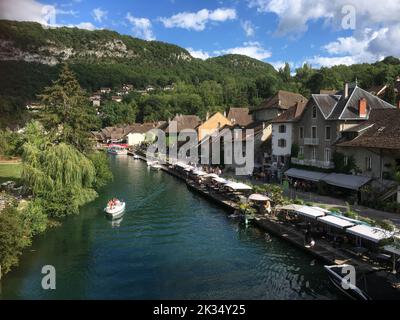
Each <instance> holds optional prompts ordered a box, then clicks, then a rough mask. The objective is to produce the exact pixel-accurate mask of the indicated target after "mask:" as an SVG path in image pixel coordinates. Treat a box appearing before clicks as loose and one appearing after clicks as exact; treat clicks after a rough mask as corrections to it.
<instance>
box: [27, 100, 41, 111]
mask: <svg viewBox="0 0 400 320" xmlns="http://www.w3.org/2000/svg"><path fill="white" fill-rule="evenodd" d="M25 108H26V109H27V110H28V111H29V112H33V113H37V112H39V111H40V110H42V109H43V108H44V106H43V105H42V104H40V103H39V102H28V103H27V104H26V106H25Z"/></svg>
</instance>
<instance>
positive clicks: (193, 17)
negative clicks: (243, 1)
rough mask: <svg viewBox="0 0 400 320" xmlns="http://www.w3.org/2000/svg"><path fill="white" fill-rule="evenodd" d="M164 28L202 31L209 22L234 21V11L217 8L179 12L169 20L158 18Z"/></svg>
mask: <svg viewBox="0 0 400 320" xmlns="http://www.w3.org/2000/svg"><path fill="white" fill-rule="evenodd" d="M159 19H160V21H161V22H162V23H163V24H164V26H165V27H166V28H183V29H188V30H190V29H192V30H195V31H202V30H204V29H205V27H206V24H207V23H208V22H210V21H215V22H223V21H227V20H233V19H236V10H235V9H227V8H219V9H216V10H214V11H210V10H208V9H202V10H199V11H197V12H181V13H178V14H175V15H173V16H172V17H169V18H165V17H164V18H159Z"/></svg>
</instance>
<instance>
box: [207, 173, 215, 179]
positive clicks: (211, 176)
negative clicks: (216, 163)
mask: <svg viewBox="0 0 400 320" xmlns="http://www.w3.org/2000/svg"><path fill="white" fill-rule="evenodd" d="M206 178H218V175H217V174H215V173H209V174H207V175H206Z"/></svg>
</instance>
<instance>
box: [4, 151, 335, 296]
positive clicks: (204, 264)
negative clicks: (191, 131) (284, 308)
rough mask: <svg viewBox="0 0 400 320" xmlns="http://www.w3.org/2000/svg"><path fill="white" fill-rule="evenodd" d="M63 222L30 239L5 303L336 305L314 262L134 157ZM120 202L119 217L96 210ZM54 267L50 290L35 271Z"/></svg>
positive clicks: (119, 161) (119, 164)
mask: <svg viewBox="0 0 400 320" xmlns="http://www.w3.org/2000/svg"><path fill="white" fill-rule="evenodd" d="M110 162H111V166H112V170H113V173H114V181H113V182H112V183H111V184H110V185H109V186H107V187H106V188H104V190H103V191H102V192H100V196H99V197H98V198H97V199H96V201H94V202H92V203H90V204H88V205H87V206H85V207H84V208H82V210H81V214H80V215H79V216H73V217H69V218H67V219H66V220H65V221H64V223H63V225H62V226H60V227H58V228H54V229H51V230H49V231H47V232H46V233H45V234H43V235H41V236H39V237H36V238H35V239H34V242H33V245H32V246H31V247H30V248H28V249H27V250H26V251H25V253H24V255H23V256H22V258H21V261H20V265H19V267H17V268H15V269H14V270H13V271H12V272H11V273H9V274H7V275H6V276H5V277H4V278H3V280H2V282H1V283H0V298H1V299H341V298H342V296H340V295H339V294H338V293H337V291H336V289H335V288H334V287H333V286H332V285H331V284H330V282H329V280H328V278H327V276H326V274H325V272H324V270H323V266H322V264H321V263H320V262H318V261H316V260H315V259H314V258H313V257H311V256H309V255H307V254H305V253H303V252H301V251H300V250H298V249H297V248H294V247H292V246H291V245H289V244H287V243H286V242H284V241H282V240H280V239H278V238H275V237H271V236H269V235H267V234H265V232H263V231H261V230H259V229H257V228H255V227H252V226H249V227H247V228H246V227H245V226H244V225H242V224H240V223H239V222H238V221H236V220H235V219H232V218H229V217H228V215H227V214H226V212H225V211H224V210H223V209H221V208H220V207H218V206H217V205H214V204H213V203H210V202H209V201H208V200H205V199H204V198H202V197H201V196H199V195H197V194H194V193H192V192H191V191H189V190H188V189H187V187H186V185H185V184H184V183H182V181H180V180H177V179H176V178H174V177H172V176H170V175H168V174H167V173H164V172H161V171H159V172H158V171H154V170H149V169H148V168H147V166H146V164H145V163H143V162H142V161H140V160H134V159H133V158H130V157H119V158H115V157H114V158H110ZM114 196H118V197H120V198H122V199H124V200H125V201H126V203H127V211H126V213H125V215H124V217H123V219H122V220H121V221H119V222H117V223H114V224H113V223H111V221H109V220H107V219H106V218H105V216H104V213H103V212H102V208H103V207H104V206H105V204H106V202H107V200H108V199H109V198H111V197H114ZM44 265H52V266H54V267H55V268H56V272H57V273H56V290H43V289H42V287H41V280H42V277H43V275H42V274H41V269H42V267H43V266H44Z"/></svg>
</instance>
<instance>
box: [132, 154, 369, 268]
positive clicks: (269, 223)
mask: <svg viewBox="0 0 400 320" xmlns="http://www.w3.org/2000/svg"><path fill="white" fill-rule="evenodd" d="M139 158H140V160H142V161H146V158H145V157H144V156H143V155H139ZM161 170H163V171H164V172H167V173H169V174H171V175H173V176H174V177H176V178H178V179H180V180H182V181H183V182H185V183H186V185H187V186H188V188H189V189H191V190H192V191H194V192H197V193H199V194H201V195H202V196H204V197H206V198H208V199H210V200H212V201H213V202H215V203H217V204H219V205H220V206H222V207H224V208H225V209H226V210H227V211H228V212H229V213H234V212H237V211H238V210H239V204H238V203H236V202H234V201H230V200H227V199H225V198H224V197H223V196H221V195H219V194H217V193H213V192H210V191H209V190H207V189H206V188H204V187H201V186H198V185H196V184H195V183H193V182H191V181H190V180H189V179H187V177H185V176H183V175H181V174H179V173H178V172H177V171H175V170H174V169H172V168H171V167H170V166H168V165H161ZM253 221H254V223H255V224H256V225H257V226H258V227H260V228H261V229H263V230H264V231H266V232H270V233H272V234H274V235H275V236H278V237H279V238H281V239H284V240H285V241H288V242H290V243H291V244H293V245H295V246H296V247H298V248H301V249H302V250H303V251H306V252H308V253H309V254H310V255H312V256H313V257H316V258H318V259H319V260H320V261H322V262H324V263H328V264H343V263H347V264H352V265H354V266H355V267H356V268H358V269H359V270H362V271H372V270H374V269H375V267H374V266H372V265H369V264H367V263H365V262H364V261H361V260H359V259H356V258H355V257H352V256H350V255H347V254H345V253H343V252H341V251H340V250H339V249H336V248H333V247H330V245H329V244H328V242H320V243H319V244H317V245H315V246H314V247H306V246H304V235H303V234H302V233H300V232H299V231H297V230H295V229H293V228H290V227H288V226H285V225H284V224H283V223H281V222H279V221H278V220H276V219H273V218H272V217H268V216H261V215H256V216H255V217H254V219H253Z"/></svg>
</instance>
